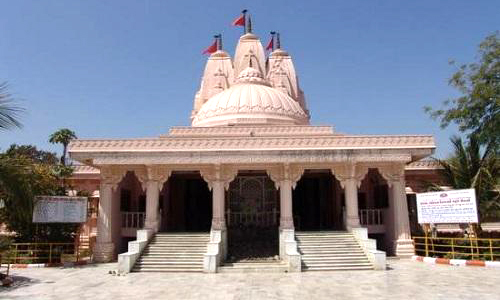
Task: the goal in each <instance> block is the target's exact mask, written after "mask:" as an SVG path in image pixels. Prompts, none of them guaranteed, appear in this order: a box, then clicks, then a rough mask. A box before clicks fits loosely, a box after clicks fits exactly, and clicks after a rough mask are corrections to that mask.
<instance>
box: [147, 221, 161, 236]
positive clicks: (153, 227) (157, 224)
mask: <svg viewBox="0 0 500 300" xmlns="http://www.w3.org/2000/svg"><path fill="white" fill-rule="evenodd" d="M144 228H146V229H150V230H152V231H153V232H154V233H156V232H158V229H159V228H160V222H159V221H149V220H146V222H145V224H144Z"/></svg>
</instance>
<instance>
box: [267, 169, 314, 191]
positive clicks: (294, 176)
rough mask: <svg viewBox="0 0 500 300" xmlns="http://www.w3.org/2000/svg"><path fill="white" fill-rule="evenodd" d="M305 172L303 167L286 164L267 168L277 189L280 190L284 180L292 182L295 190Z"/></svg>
mask: <svg viewBox="0 0 500 300" xmlns="http://www.w3.org/2000/svg"><path fill="white" fill-rule="evenodd" d="M304 170H305V168H304V167H303V166H301V165H291V164H288V163H285V164H281V165H274V166H270V167H267V169H266V172H267V175H269V177H270V178H271V180H272V181H273V182H274V185H275V186H276V189H279V188H280V183H281V181H283V180H290V181H291V183H292V188H294V189H295V187H296V185H297V182H298V181H299V180H300V178H301V177H302V175H303V174H304Z"/></svg>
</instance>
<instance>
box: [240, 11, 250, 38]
mask: <svg viewBox="0 0 500 300" xmlns="http://www.w3.org/2000/svg"><path fill="white" fill-rule="evenodd" d="M247 12H248V9H244V10H242V11H241V13H242V14H243V34H246V33H247V22H246V20H247Z"/></svg>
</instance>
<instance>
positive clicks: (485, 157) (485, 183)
mask: <svg viewBox="0 0 500 300" xmlns="http://www.w3.org/2000/svg"><path fill="white" fill-rule="evenodd" d="M451 143H452V144H453V150H454V151H453V154H452V155H451V156H450V157H449V158H448V159H445V160H439V159H438V160H437V161H438V162H439V164H440V165H441V166H442V169H441V170H440V173H441V175H442V177H443V178H444V180H445V181H446V184H447V185H449V186H451V187H453V188H454V189H470V188H474V189H475V190H476V200H477V204H478V211H479V213H480V214H479V215H480V217H481V219H482V221H488V220H494V219H496V218H498V217H500V196H499V175H500V163H499V159H498V153H496V152H495V149H494V145H493V144H492V143H489V144H488V146H486V147H485V148H484V149H482V148H481V146H480V142H479V139H478V138H477V137H476V136H475V135H472V136H471V137H470V138H469V140H468V142H467V143H465V144H464V142H463V141H462V139H461V138H460V137H456V136H455V137H452V138H451ZM435 187H437V186H435ZM438 189H439V188H438Z"/></svg>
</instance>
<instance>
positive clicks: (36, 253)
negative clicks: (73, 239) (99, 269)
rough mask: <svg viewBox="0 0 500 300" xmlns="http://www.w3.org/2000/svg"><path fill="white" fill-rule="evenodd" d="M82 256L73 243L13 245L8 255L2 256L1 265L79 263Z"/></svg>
mask: <svg viewBox="0 0 500 300" xmlns="http://www.w3.org/2000/svg"><path fill="white" fill-rule="evenodd" d="M82 255H83V256H86V255H85V253H80V250H79V249H78V245H77V244H75V243H13V244H12V245H11V246H10V251H9V253H8V255H5V254H4V255H2V263H12V264H33V263H61V262H63V261H64V260H68V261H80V260H81V258H82ZM65 256H67V257H65Z"/></svg>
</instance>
